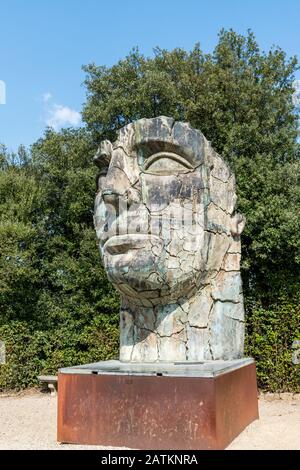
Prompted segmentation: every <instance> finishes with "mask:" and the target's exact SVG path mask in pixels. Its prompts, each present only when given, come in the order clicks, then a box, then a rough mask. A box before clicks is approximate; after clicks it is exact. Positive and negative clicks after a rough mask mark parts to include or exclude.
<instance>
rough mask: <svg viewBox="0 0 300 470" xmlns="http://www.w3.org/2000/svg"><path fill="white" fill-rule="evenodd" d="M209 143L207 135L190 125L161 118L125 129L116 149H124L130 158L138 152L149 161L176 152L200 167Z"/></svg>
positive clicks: (121, 132) (135, 123)
mask: <svg viewBox="0 0 300 470" xmlns="http://www.w3.org/2000/svg"><path fill="white" fill-rule="evenodd" d="M207 143H208V142H207V141H206V139H205V137H204V136H203V134H202V133H201V132H200V131H198V130H196V129H193V128H191V127H190V125H189V124H188V123H185V122H178V121H174V119H172V118H169V117H165V116H160V117H156V118H152V119H139V120H138V121H135V122H134V123H132V124H128V125H127V126H125V127H123V128H122V129H120V131H119V134H118V139H117V141H116V142H115V143H114V145H113V147H114V148H117V147H123V148H124V150H125V151H126V152H127V154H128V155H130V154H131V152H133V151H138V153H139V155H140V156H144V157H145V158H146V157H148V156H149V155H151V154H153V153H156V152H161V151H169V152H174V153H178V154H180V155H182V156H183V157H185V158H186V159H187V160H188V161H189V162H190V163H191V164H192V165H193V166H194V167H196V166H198V165H201V164H202V163H203V162H204V156H205V146H206V145H207Z"/></svg>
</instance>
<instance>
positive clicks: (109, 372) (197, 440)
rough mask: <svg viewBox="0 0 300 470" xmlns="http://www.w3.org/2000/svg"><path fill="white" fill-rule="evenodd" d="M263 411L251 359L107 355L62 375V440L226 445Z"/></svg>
mask: <svg viewBox="0 0 300 470" xmlns="http://www.w3.org/2000/svg"><path fill="white" fill-rule="evenodd" d="M257 418H258V403H257V385H256V371H255V363H254V361H253V359H250V358H245V359H238V360H231V361H206V362H200V363H188V362H177V363H176V362H170V363H142V364H141V363H124V362H120V361H103V362H96V363H92V364H86V365H81V366H74V367H68V368H63V369H61V370H60V371H59V375H58V441H59V442H66V443H80V444H98V445H103V446H116V447H123V446H125V447H130V448H134V449H145V450H146V449H172V450H173V449H174V450H175V449H182V450H185V449H193V450H194V449H224V448H225V447H226V446H227V445H228V444H229V443H230V442H231V441H232V440H233V439H234V438H235V437H236V436H237V435H238V434H240V432H242V430H243V429H244V428H245V427H246V426H247V425H248V424H250V423H251V422H252V421H254V420H255V419H257Z"/></svg>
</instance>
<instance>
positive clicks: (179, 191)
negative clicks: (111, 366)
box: [94, 116, 245, 363]
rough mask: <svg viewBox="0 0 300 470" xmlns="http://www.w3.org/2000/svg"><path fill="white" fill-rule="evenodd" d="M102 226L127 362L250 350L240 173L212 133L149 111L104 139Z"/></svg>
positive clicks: (98, 213)
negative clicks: (115, 136) (239, 205)
mask: <svg viewBox="0 0 300 470" xmlns="http://www.w3.org/2000/svg"><path fill="white" fill-rule="evenodd" d="M94 160H95V163H96V165H97V166H98V167H99V169H100V173H99V175H98V177H97V193H96V199H95V211H94V224H95V229H96V233H97V239H98V244H99V249H100V254H101V258H102V261H103V264H104V267H105V269H106V272H107V275H108V278H109V279H110V281H111V282H112V283H113V285H114V286H115V288H116V289H117V290H118V291H119V292H120V295H121V299H122V302H121V311H120V360H121V361H124V362H142V363H143V362H144V363H145V362H166V361H167V362H168V361H169V362H171V361H172V362H173V361H190V362H194V361H205V360H231V359H238V358H241V357H243V348H244V307H243V294H242V282H241V276H240V260H241V243H240V235H241V233H242V231H243V228H244V225H245V220H244V218H243V217H242V216H241V215H240V214H237V213H235V204H236V192H235V178H234V175H233V174H232V172H231V171H230V169H229V167H228V166H227V164H226V163H225V162H224V160H223V159H222V158H221V156H220V155H218V154H217V153H216V152H215V151H214V149H213V148H212V147H211V145H210V143H209V142H208V141H207V139H206V138H205V137H204V135H203V134H202V133H201V132H200V131H199V130H197V129H193V128H191V127H190V125H189V124H188V123H184V122H178V121H174V120H173V119H172V118H169V117H164V116H161V117H158V118H153V119H140V120H138V121H135V122H133V123H131V124H129V125H127V126H125V127H123V128H122V129H121V130H120V131H119V134H118V139H117V140H116V142H114V143H111V142H109V141H107V140H106V141H104V142H102V143H101V145H100V147H99V149H98V151H97V154H96V156H95V159H94Z"/></svg>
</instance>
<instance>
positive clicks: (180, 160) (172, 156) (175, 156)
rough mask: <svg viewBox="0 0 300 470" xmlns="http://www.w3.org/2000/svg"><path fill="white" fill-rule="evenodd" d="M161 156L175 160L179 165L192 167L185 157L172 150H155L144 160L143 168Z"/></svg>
mask: <svg viewBox="0 0 300 470" xmlns="http://www.w3.org/2000/svg"><path fill="white" fill-rule="evenodd" d="M161 158H169V159H170V160H175V161H177V162H178V163H180V164H181V165H183V166H185V167H186V168H189V169H190V170H191V169H193V166H192V165H191V164H190V162H189V161H188V160H187V159H186V158H183V157H182V156H181V155H179V154H178V153H174V152H166V151H162V152H157V153H155V154H154V155H151V156H150V157H148V158H147V159H146V160H145V162H144V163H145V169H147V168H148V167H149V166H150V165H151V164H152V163H154V162H156V161H157V160H160V159H161Z"/></svg>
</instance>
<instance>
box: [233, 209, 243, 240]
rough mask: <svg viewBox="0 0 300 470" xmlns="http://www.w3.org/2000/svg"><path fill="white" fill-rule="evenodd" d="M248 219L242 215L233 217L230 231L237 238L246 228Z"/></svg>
mask: <svg viewBox="0 0 300 470" xmlns="http://www.w3.org/2000/svg"><path fill="white" fill-rule="evenodd" d="M245 224H246V219H245V217H244V216H243V215H242V214H235V215H234V216H233V217H231V224H230V231H231V234H232V235H233V236H234V237H236V236H237V235H241V233H242V232H243V230H244V228H245Z"/></svg>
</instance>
